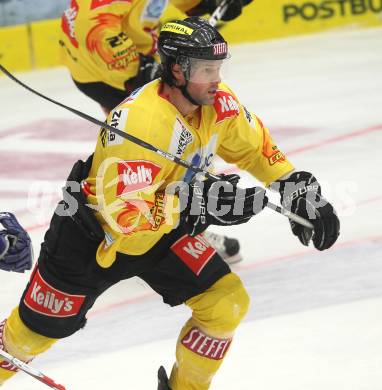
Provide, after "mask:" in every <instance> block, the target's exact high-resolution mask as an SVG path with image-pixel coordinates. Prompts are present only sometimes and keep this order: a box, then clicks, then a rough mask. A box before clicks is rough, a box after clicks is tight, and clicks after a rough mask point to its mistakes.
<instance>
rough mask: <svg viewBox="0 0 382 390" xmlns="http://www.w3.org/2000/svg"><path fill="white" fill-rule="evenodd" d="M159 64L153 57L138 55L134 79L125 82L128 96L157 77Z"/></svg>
mask: <svg viewBox="0 0 382 390" xmlns="http://www.w3.org/2000/svg"><path fill="white" fill-rule="evenodd" d="M159 68H160V66H159V64H158V62H156V61H155V58H154V57H153V56H144V55H143V54H140V55H139V69H138V73H137V75H136V76H135V77H132V78H131V79H129V80H127V81H126V82H125V89H126V91H127V92H128V93H129V94H130V93H131V92H133V91H134V89H137V88H139V87H142V86H143V85H145V84H147V83H149V82H150V81H152V80H154V79H156V78H158V77H159Z"/></svg>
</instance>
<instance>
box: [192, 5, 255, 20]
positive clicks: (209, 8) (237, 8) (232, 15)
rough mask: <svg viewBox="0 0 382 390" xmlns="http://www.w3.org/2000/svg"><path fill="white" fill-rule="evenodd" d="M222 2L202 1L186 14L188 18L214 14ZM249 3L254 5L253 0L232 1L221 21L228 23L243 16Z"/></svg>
mask: <svg viewBox="0 0 382 390" xmlns="http://www.w3.org/2000/svg"><path fill="white" fill-rule="evenodd" d="M220 2H221V0H202V1H201V2H200V3H199V4H198V5H196V6H195V7H194V8H192V9H190V10H188V11H187V12H186V13H187V15H188V16H201V15H204V14H207V13H209V14H212V13H213V12H214V11H215V9H216V8H217V6H218V5H219V4H220ZM249 3H252V0H232V1H231V3H230V4H229V6H228V8H227V10H226V11H225V13H224V15H223V16H222V18H221V20H223V21H225V22H228V21H230V20H233V19H236V18H237V17H238V16H240V15H241V12H242V8H243V6H245V5H247V4H249Z"/></svg>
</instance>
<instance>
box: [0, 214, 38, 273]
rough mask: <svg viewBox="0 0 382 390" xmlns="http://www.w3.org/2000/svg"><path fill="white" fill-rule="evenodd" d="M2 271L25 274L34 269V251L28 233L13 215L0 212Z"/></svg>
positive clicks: (0, 260) (0, 257) (0, 262)
mask: <svg viewBox="0 0 382 390" xmlns="http://www.w3.org/2000/svg"><path fill="white" fill-rule="evenodd" d="M0 224H1V225H3V227H4V229H2V230H0V269H2V270H5V271H14V272H24V271H25V270H29V269H31V268H32V262H33V251H32V243H31V239H30V238H29V235H28V233H27V232H26V231H25V230H24V229H23V228H22V226H21V225H20V224H19V222H18V221H17V219H16V217H15V216H14V215H13V214H12V213H7V212H0Z"/></svg>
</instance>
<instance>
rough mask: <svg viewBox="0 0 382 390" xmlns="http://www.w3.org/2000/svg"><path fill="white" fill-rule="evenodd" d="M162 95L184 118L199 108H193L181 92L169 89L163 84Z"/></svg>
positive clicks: (174, 88) (172, 88)
mask: <svg viewBox="0 0 382 390" xmlns="http://www.w3.org/2000/svg"><path fill="white" fill-rule="evenodd" d="M162 94H163V95H165V96H166V98H167V99H168V100H169V101H170V102H171V103H172V104H173V105H174V106H175V107H176V108H177V109H178V111H179V112H180V113H181V114H182V115H183V116H186V115H188V114H190V113H191V112H194V111H195V110H197V109H198V107H199V106H195V105H194V104H192V103H191V102H190V101H189V100H188V99H186V98H185V97H184V96H183V94H182V91H181V90H180V89H179V88H177V87H170V86H169V85H167V84H163V89H162Z"/></svg>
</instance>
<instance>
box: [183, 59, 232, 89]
mask: <svg viewBox="0 0 382 390" xmlns="http://www.w3.org/2000/svg"><path fill="white" fill-rule="evenodd" d="M226 62H227V61H226V60H201V59H196V58H190V72H189V77H188V81H190V82H192V83H196V84H208V83H216V82H218V83H219V82H220V81H221V80H222V78H223V76H224V74H225V71H226V68H227V64H226Z"/></svg>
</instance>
